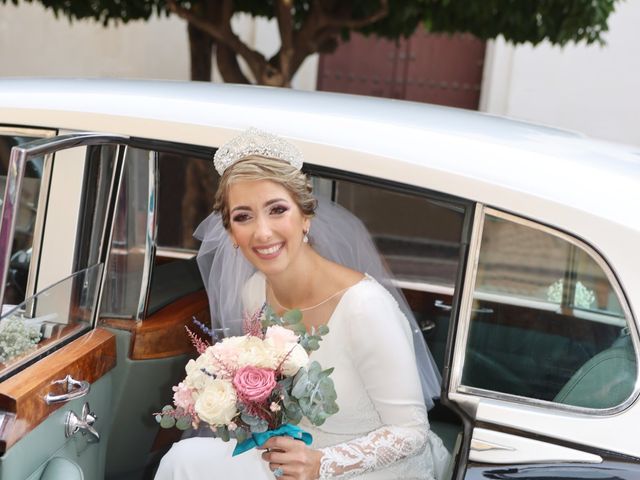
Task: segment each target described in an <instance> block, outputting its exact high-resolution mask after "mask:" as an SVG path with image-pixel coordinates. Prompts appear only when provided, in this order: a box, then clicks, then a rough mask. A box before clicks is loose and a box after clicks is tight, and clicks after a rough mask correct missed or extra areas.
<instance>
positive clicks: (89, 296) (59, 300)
mask: <svg viewBox="0 0 640 480" xmlns="http://www.w3.org/2000/svg"><path fill="white" fill-rule="evenodd" d="M101 271H102V264H96V265H93V266H91V267H89V268H86V269H83V270H80V271H78V272H76V273H74V274H73V275H70V276H69V277H68V278H66V279H63V280H61V281H60V282H58V283H55V284H54V285H51V286H49V287H48V288H46V289H44V290H41V291H40V292H38V293H37V294H36V295H34V296H32V297H29V298H28V299H26V300H25V301H24V302H23V303H21V304H20V305H17V306H15V307H14V308H12V309H10V310H7V311H5V312H4V313H3V315H2V318H1V319H0V380H1V379H3V378H5V377H6V376H8V375H9V374H10V373H11V372H12V371H14V370H16V369H17V368H18V367H20V366H21V365H23V364H25V363H27V362H29V361H30V360H32V359H34V358H37V357H39V356H41V355H42V353H43V352H44V351H47V350H51V349H52V348H53V347H55V345H56V344H59V343H60V342H62V341H64V340H67V339H70V338H75V337H77V336H78V335H80V334H81V333H83V332H85V331H87V330H89V329H90V328H91V320H92V319H93V314H94V311H95V306H96V301H97V293H98V287H99V284H100V278H101Z"/></svg>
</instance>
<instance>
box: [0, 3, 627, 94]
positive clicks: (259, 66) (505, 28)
mask: <svg viewBox="0 0 640 480" xmlns="http://www.w3.org/2000/svg"><path fill="white" fill-rule="evenodd" d="M0 1H2V3H6V1H7V0H0ZM11 1H12V2H13V3H14V4H17V3H18V0H11ZM26 1H29V2H31V1H33V0H26ZM39 1H40V3H42V4H43V5H44V6H45V7H47V8H51V9H53V11H54V13H55V14H56V16H57V15H59V14H61V13H62V14H64V15H66V16H67V17H68V18H69V19H71V20H73V19H83V18H93V19H95V20H98V21H100V22H102V23H103V24H104V25H105V26H106V25H108V24H109V23H111V22H114V21H115V22H118V21H123V22H128V21H130V20H139V19H148V18H149V17H150V16H151V15H152V14H153V13H154V12H155V13H157V14H163V13H165V14H175V15H178V16H179V17H180V18H182V19H184V20H185V21H186V22H187V25H188V33H189V45H190V53H191V78H192V79H194V80H211V60H212V53H213V49H214V48H215V53H216V55H215V58H216V62H217V66H218V69H219V70H220V73H221V74H222V77H223V79H224V80H225V81H226V82H234V83H252V82H255V83H259V84H262V85H273V86H283V87H286V86H290V84H291V79H292V78H293V76H294V74H295V73H296V72H297V71H298V69H299V68H300V66H301V65H302V62H303V61H304V60H305V59H306V58H307V57H308V56H309V55H312V54H314V53H326V52H332V51H333V50H335V48H336V47H337V45H338V43H339V41H340V40H341V39H348V37H349V35H350V33H351V32H361V33H364V34H371V35H378V36H381V37H385V38H390V39H397V38H400V37H402V36H405V37H407V36H409V35H411V34H412V33H413V32H414V31H415V30H416V28H418V27H420V26H421V25H422V26H424V27H425V28H426V29H427V30H429V31H431V32H434V33H435V32H438V33H455V32H469V33H472V34H473V35H475V36H477V37H479V38H481V39H491V38H495V37H497V36H499V35H502V36H504V38H505V39H506V40H508V41H511V42H513V43H516V44H518V43H526V42H530V43H532V44H538V43H540V42H542V41H544V40H547V41H549V42H551V43H552V44H558V45H565V44H566V43H568V42H580V41H585V42H586V43H588V44H591V43H594V42H599V43H603V41H604V40H603V34H604V32H606V31H607V29H608V26H607V20H608V18H609V16H610V14H611V13H612V12H613V11H614V8H615V3H616V1H618V0H191V1H189V0H88V1H83V0H39ZM240 12H243V13H247V14H249V15H251V16H253V17H265V18H268V19H275V20H276V22H277V25H278V31H279V34H280V40H281V46H280V49H279V50H278V52H276V53H275V55H273V56H272V57H270V58H267V57H266V56H265V55H264V54H262V53H261V52H259V51H257V50H255V49H253V48H251V47H250V46H249V45H247V44H246V43H244V42H243V41H242V40H241V39H240V38H239V37H238V35H236V34H235V33H234V31H233V29H232V27H231V19H232V17H233V16H234V15H235V14H236V13H240ZM239 58H242V59H243V60H244V62H245V63H246V65H247V66H248V68H249V71H250V72H251V75H250V76H251V77H252V78H250V76H248V75H246V74H245V73H244V72H243V70H242V69H241V67H240V63H239Z"/></svg>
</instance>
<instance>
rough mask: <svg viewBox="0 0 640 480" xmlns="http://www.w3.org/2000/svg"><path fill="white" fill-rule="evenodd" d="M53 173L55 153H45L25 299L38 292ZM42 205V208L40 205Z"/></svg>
mask: <svg viewBox="0 0 640 480" xmlns="http://www.w3.org/2000/svg"><path fill="white" fill-rule="evenodd" d="M52 174H53V154H48V155H45V157H44V169H43V172H42V182H41V183H40V193H39V194H38V206H37V211H36V223H35V225H34V228H33V240H34V241H33V244H32V246H31V263H30V264H29V276H28V277H27V288H26V290H25V292H24V297H25V299H27V298H29V297H32V296H33V295H34V294H35V293H36V288H37V284H38V281H37V279H38V270H39V269H40V251H41V250H42V242H43V240H44V236H43V233H44V232H43V230H44V219H45V217H46V216H47V208H48V206H49V205H48V203H49V202H48V200H47V199H48V198H49V188H50V186H51V176H52ZM41 205H42V208H40V206H41ZM28 308H29V310H30V311H29V312H28V315H29V316H32V314H33V308H34V305H29V307H28Z"/></svg>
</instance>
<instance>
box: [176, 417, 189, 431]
mask: <svg viewBox="0 0 640 480" xmlns="http://www.w3.org/2000/svg"><path fill="white" fill-rule="evenodd" d="M176 428H177V429H178V430H188V429H189V428H191V417H188V416H185V417H180V418H179V419H178V421H177V422H176Z"/></svg>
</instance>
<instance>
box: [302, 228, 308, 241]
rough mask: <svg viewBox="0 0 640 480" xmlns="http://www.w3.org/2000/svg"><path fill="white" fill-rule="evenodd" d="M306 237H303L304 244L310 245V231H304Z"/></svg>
mask: <svg viewBox="0 0 640 480" xmlns="http://www.w3.org/2000/svg"><path fill="white" fill-rule="evenodd" d="M302 233H304V237H302V243H309V230H303V231H302Z"/></svg>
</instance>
